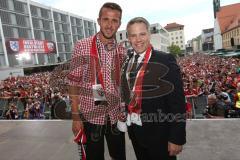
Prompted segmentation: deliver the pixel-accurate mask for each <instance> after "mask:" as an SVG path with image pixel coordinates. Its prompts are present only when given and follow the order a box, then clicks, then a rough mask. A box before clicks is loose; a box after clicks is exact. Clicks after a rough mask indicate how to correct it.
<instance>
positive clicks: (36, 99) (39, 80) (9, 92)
mask: <svg viewBox="0 0 240 160" xmlns="http://www.w3.org/2000/svg"><path fill="white" fill-rule="evenodd" d="M50 75H51V73H50V72H44V73H34V74H32V75H29V76H18V77H12V76H10V77H9V78H7V79H5V80H3V81H1V83H0V100H1V105H2V106H1V107H2V110H3V112H4V113H2V114H3V115H2V118H4V119H45V118H49V117H51V118H55V114H54V111H53V110H54V105H55V104H56V103H57V102H59V101H60V100H64V101H66V102H68V96H66V95H65V94H63V93H61V92H59V91H58V89H57V88H52V87H50V85H49V79H50ZM47 109H49V117H46V115H44V112H45V111H46V110H47Z"/></svg>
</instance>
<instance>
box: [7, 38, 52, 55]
mask: <svg viewBox="0 0 240 160" xmlns="http://www.w3.org/2000/svg"><path fill="white" fill-rule="evenodd" d="M6 48H7V50H8V53H22V52H28V53H56V45H55V42H53V41H47V40H34V39H10V40H8V41H6Z"/></svg>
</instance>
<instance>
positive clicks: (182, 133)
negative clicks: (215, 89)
mask: <svg viewBox="0 0 240 160" xmlns="http://www.w3.org/2000/svg"><path fill="white" fill-rule="evenodd" d="M168 67H169V73H168V74H167V79H168V81H169V82H171V83H172V84H173V86H174V90H173V91H172V92H171V93H170V94H169V95H167V105H168V107H169V112H170V114H173V117H174V120H173V121H172V122H169V125H170V133H169V134H170V135H169V145H168V149H169V153H170V155H176V154H178V153H180V152H181V150H182V145H183V144H185V143H186V104H185V97H184V91H183V82H182V77H181V74H180V68H179V66H178V65H177V62H176V59H175V58H174V57H173V56H172V55H168Z"/></svg>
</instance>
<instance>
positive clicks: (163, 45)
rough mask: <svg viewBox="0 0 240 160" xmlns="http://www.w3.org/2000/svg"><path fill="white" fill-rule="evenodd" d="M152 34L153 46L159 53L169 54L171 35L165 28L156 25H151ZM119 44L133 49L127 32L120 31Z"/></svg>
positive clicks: (118, 33)
mask: <svg viewBox="0 0 240 160" xmlns="http://www.w3.org/2000/svg"><path fill="white" fill-rule="evenodd" d="M150 32H151V44H152V45H153V47H154V48H155V49H157V50H159V51H163V52H168V47H169V45H170V42H169V33H168V31H167V30H166V29H165V28H163V27H162V26H161V25H160V24H158V23H155V24H151V25H150ZM116 39H117V42H119V43H123V44H124V46H125V47H126V48H131V46H130V44H129V42H128V38H127V31H126V30H122V31H118V32H117V34H116Z"/></svg>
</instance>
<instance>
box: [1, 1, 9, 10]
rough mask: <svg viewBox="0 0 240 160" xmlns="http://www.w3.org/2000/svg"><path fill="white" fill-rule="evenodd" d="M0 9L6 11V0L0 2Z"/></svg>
mask: <svg viewBox="0 0 240 160" xmlns="http://www.w3.org/2000/svg"><path fill="white" fill-rule="evenodd" d="M0 8H5V9H8V3H7V1H6V0H0Z"/></svg>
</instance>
